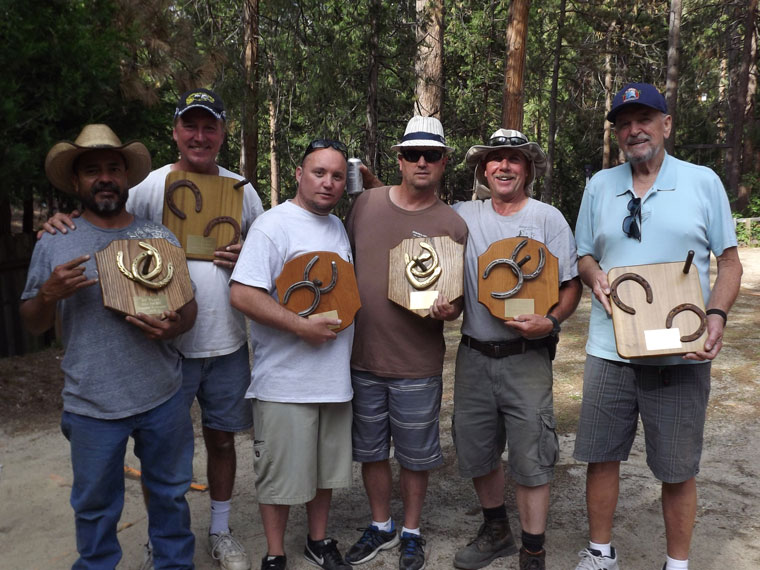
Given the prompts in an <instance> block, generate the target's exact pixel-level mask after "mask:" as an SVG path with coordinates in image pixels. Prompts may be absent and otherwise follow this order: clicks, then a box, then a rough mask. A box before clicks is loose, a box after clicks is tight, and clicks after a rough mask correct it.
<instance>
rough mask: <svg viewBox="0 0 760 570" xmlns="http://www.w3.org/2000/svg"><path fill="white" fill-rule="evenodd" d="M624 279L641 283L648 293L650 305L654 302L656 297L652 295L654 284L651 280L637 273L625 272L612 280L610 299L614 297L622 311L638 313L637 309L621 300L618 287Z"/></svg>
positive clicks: (632, 313) (613, 300) (614, 301)
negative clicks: (650, 282)
mask: <svg viewBox="0 0 760 570" xmlns="http://www.w3.org/2000/svg"><path fill="white" fill-rule="evenodd" d="M623 281H635V282H636V283H638V284H639V285H641V286H642V287H643V288H644V291H645V292H646V294H647V303H649V304H650V305H651V304H652V301H653V299H654V298H653V296H652V286H651V285H650V284H649V282H648V281H647V280H646V279H644V278H643V277H642V276H641V275H638V274H637V273H623V274H622V275H620V276H619V277H618V278H617V279H615V280H614V281H613V282H612V285H610V299H612V302H613V303H615V304H616V305H617V306H618V307H619V308H620V310H621V311H624V312H626V313H628V314H629V315H635V314H636V309H634V308H633V307H630V306H628V305H626V304H625V303H623V301H621V300H620V296H619V295H618V292H617V288H618V286H619V285H620V284H621V283H622V282H623Z"/></svg>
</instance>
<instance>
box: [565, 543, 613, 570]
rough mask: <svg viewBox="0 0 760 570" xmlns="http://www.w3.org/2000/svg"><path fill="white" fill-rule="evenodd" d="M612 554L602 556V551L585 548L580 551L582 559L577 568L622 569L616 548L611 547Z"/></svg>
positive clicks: (590, 569) (577, 569)
mask: <svg viewBox="0 0 760 570" xmlns="http://www.w3.org/2000/svg"><path fill="white" fill-rule="evenodd" d="M610 552H611V554H612V556H602V553H601V552H599V551H598V550H594V549H593V548H584V549H583V550H581V551H580V552H579V553H578V556H580V557H581V561H580V562H579V563H578V566H576V567H575V570H620V567H619V566H618V559H617V554H616V552H615V549H614V548H612V549H611V551H610Z"/></svg>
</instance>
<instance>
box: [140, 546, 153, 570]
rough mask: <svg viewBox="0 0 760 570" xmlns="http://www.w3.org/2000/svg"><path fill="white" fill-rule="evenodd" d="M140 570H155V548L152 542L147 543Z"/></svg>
mask: <svg viewBox="0 0 760 570" xmlns="http://www.w3.org/2000/svg"><path fill="white" fill-rule="evenodd" d="M140 570H153V546H152V545H151V544H150V542H146V543H145V549H144V551H143V562H142V565H141V566H140Z"/></svg>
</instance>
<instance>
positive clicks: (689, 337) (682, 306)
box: [665, 303, 707, 342]
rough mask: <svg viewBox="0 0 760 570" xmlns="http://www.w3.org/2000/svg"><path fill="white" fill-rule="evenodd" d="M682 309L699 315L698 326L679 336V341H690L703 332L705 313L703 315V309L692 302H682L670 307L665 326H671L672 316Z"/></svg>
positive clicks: (705, 324) (705, 320)
mask: <svg viewBox="0 0 760 570" xmlns="http://www.w3.org/2000/svg"><path fill="white" fill-rule="evenodd" d="M683 311H691V312H692V313H694V314H695V315H697V316H698V317H699V320H700V323H699V328H698V329H697V330H696V332H693V333H692V334H688V335H683V336H682V337H681V342H691V341H693V340H697V339H698V338H699V337H700V336H702V333H703V332H705V328H707V315H705V313H704V311H703V310H702V309H700V308H699V307H697V306H696V305H694V304H692V303H682V304H680V305H678V306H676V307H675V308H673V309H671V310H670V312H669V313H668V317H667V318H666V319H665V328H668V329H669V328H670V327H672V326H673V318H674V317H675V316H676V315H677V314H678V313H682V312H683Z"/></svg>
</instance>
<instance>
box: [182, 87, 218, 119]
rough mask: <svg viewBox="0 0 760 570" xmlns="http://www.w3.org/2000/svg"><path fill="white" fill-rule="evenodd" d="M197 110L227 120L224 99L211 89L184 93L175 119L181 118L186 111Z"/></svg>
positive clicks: (192, 90)
mask: <svg viewBox="0 0 760 570" xmlns="http://www.w3.org/2000/svg"><path fill="white" fill-rule="evenodd" d="M195 108H200V109H205V110H206V111H208V112H209V113H211V114H212V115H214V117H216V118H217V119H221V120H222V121H225V120H226V119H227V114H226V113H225V112H224V102H223V101H222V98H221V97H219V95H217V94H216V93H214V92H213V91H211V90H210V89H191V90H190V91H187V92H185V93H183V94H182V96H181V97H180V98H179V101H178V102H177V108H176V109H175V110H174V118H175V119H176V118H177V117H181V116H182V114H183V113H184V112H185V111H188V110H190V109H195Z"/></svg>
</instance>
